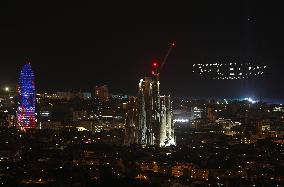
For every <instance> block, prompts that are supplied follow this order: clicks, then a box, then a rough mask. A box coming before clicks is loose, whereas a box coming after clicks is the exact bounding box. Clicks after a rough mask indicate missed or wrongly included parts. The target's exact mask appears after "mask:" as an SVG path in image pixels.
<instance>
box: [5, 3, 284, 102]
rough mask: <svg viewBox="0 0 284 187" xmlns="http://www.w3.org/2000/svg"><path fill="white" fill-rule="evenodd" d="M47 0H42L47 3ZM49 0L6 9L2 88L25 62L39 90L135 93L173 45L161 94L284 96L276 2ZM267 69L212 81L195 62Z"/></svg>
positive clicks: (280, 27) (283, 55) (283, 59)
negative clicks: (101, 87) (104, 88)
mask: <svg viewBox="0 0 284 187" xmlns="http://www.w3.org/2000/svg"><path fill="white" fill-rule="evenodd" d="M43 2H45V3H43ZM137 2H138V1H132V3H130V2H128V1H113V2H111V1H108V2H107V1H104V3H98V2H97V1H94V0H93V1H84V2H83V1H76V3H71V2H68V1H66V2H65V3H62V2H61V3H58V2H56V3H51V2H50V1H41V2H40V1H37V2H29V1H23V2H22V3H16V2H14V3H11V4H1V5H0V63H1V69H0V85H1V86H2V87H3V86H6V85H11V84H16V83H17V78H18V74H19V71H20V67H21V65H22V64H23V63H24V62H25V61H27V60H29V61H31V63H32V66H33V70H34V72H35V75H36V86H37V90H38V91H64V90H66V91H68V90H79V89H82V90H83V91H86V90H91V89H93V87H94V86H95V85H97V84H108V85H109V89H110V91H111V92H112V93H129V94H133V95H134V94H136V92H137V87H138V81H139V79H140V78H142V77H143V76H145V75H147V74H149V73H150V64H151V61H152V60H154V59H156V60H161V59H162V58H163V56H164V55H165V53H166V51H167V49H168V46H169V44H170V43H171V42H172V41H175V42H176V45H177V46H176V48H175V49H174V50H173V51H172V53H171V54H170V56H169V58H168V61H167V63H166V64H165V66H164V69H163V70H162V73H161V74H162V75H161V86H162V92H163V93H171V94H172V95H177V96H190V97H240V96H252V97H255V98H274V99H282V98H283V94H284V84H283V82H284V76H283V67H284V64H283V62H284V51H283V49H284V47H283V46H284V34H283V33H284V27H283V24H284V21H283V18H284V16H283V15H282V13H281V12H283V10H282V9H283V8H282V6H281V5H280V4H275V2H274V4H273V3H272V2H270V1H265V2H260V1H249V0H247V1H212V0H208V1H202V0H201V1H190V0H186V1H173V0H171V1H159V2H158V1H155V2H156V3H153V0H152V1H139V2H140V3H137ZM231 61H234V62H235V61H237V62H239V63H246V62H248V61H250V62H253V63H255V64H262V65H268V66H269V71H268V73H267V74H266V76H264V77H263V78H260V79H253V80H246V81H243V80H230V81H229V80H227V81H225V80H223V81H220V80H207V79H201V78H200V77H195V76H194V75H193V74H192V73H191V72H192V69H191V67H192V64H194V63H215V62H219V63H222V62H223V63H225V62H231Z"/></svg>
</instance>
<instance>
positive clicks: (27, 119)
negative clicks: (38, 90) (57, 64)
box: [17, 63, 36, 131]
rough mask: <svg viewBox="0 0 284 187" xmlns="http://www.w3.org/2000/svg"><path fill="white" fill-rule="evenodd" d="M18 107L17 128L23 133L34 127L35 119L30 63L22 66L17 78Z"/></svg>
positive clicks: (33, 84)
mask: <svg viewBox="0 0 284 187" xmlns="http://www.w3.org/2000/svg"><path fill="white" fill-rule="evenodd" d="M18 93H19V105H18V109H17V120H18V126H19V128H20V129H21V130H23V131H25V130H27V129H30V128H34V127H35V126H36V118H35V102H36V98H35V82H34V73H33V71H32V67H31V64H30V63H26V64H24V65H23V67H22V69H21V73H20V78H19V86H18Z"/></svg>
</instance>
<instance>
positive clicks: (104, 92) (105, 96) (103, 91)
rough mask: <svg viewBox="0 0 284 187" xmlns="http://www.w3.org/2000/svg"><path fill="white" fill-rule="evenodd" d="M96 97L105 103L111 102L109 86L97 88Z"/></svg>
mask: <svg viewBox="0 0 284 187" xmlns="http://www.w3.org/2000/svg"><path fill="white" fill-rule="evenodd" d="M95 96H96V97H97V98H99V99H100V100H101V101H103V102H106V101H108V100H109V93H108V86H107V85H102V86H96V88H95Z"/></svg>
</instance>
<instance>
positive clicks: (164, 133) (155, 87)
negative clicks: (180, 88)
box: [124, 77, 175, 147]
mask: <svg viewBox="0 0 284 187" xmlns="http://www.w3.org/2000/svg"><path fill="white" fill-rule="evenodd" d="M159 86H160V83H159V81H157V80H153V79H152V78H151V77H145V79H141V80H140V82H139V92H138V96H137V97H131V98H130V99H129V103H128V111H127V118H126V124H125V140H124V142H125V144H126V145H130V144H134V143H137V144H140V145H142V146H149V145H156V146H160V147H164V146H168V145H175V140H174V123H173V118H172V116H173V113H172V102H171V98H170V96H160V92H159Z"/></svg>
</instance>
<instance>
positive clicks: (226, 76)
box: [192, 63, 267, 80]
mask: <svg viewBox="0 0 284 187" xmlns="http://www.w3.org/2000/svg"><path fill="white" fill-rule="evenodd" d="M266 71H267V66H266V65H256V64H252V63H213V64H193V70H192V72H193V73H194V74H196V75H199V76H201V77H203V78H206V79H215V80H238V79H250V78H255V77H261V76H263V75H264V74H265V73H266Z"/></svg>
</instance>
